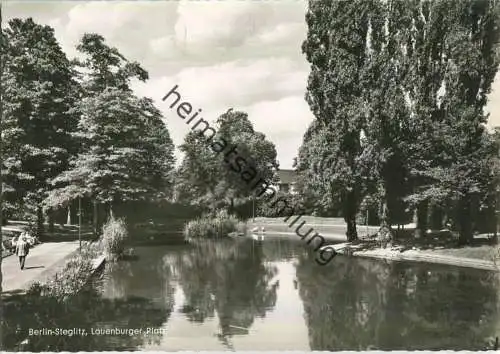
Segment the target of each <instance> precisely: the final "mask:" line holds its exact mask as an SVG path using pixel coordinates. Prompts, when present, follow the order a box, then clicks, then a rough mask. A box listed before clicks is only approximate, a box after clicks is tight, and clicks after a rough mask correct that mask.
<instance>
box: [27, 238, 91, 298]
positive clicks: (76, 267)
mask: <svg viewBox="0 0 500 354" xmlns="http://www.w3.org/2000/svg"><path fill="white" fill-rule="evenodd" d="M98 254H99V249H98V245H95V244H91V245H86V246H83V247H82V250H81V252H78V253H77V254H76V255H75V256H74V257H72V258H71V259H70V260H69V261H68V262H67V263H66V264H65V265H64V268H63V269H61V270H60V271H58V272H57V273H56V274H54V276H52V277H51V278H50V279H49V280H48V281H47V282H46V283H44V284H42V283H40V282H35V283H34V284H33V285H32V286H31V287H30V288H29V289H28V292H27V293H28V295H38V296H40V295H41V296H48V297H53V298H55V299H57V300H58V301H63V300H66V299H67V298H69V297H70V296H72V295H74V294H75V293H77V292H79V291H80V290H81V289H82V288H83V286H84V285H85V284H86V283H87V281H88V280H89V274H91V273H92V270H93V264H92V262H93V260H94V259H95V258H96V257H97V255H98Z"/></svg>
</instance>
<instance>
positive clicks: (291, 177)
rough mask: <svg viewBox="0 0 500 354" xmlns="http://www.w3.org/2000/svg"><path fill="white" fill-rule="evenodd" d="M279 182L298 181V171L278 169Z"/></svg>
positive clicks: (289, 182)
mask: <svg viewBox="0 0 500 354" xmlns="http://www.w3.org/2000/svg"><path fill="white" fill-rule="evenodd" d="M278 178H279V183H281V184H291V183H295V182H296V181H297V171H294V170H278Z"/></svg>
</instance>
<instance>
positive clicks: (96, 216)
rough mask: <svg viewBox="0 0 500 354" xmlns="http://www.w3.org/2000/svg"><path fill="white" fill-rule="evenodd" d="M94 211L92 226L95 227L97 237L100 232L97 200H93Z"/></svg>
mask: <svg viewBox="0 0 500 354" xmlns="http://www.w3.org/2000/svg"><path fill="white" fill-rule="evenodd" d="M92 213H93V220H92V226H93V228H94V237H97V235H98V234H99V225H98V223H99V219H98V208H97V200H95V199H94V200H93V201H92Z"/></svg>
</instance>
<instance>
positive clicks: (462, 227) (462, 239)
mask: <svg viewBox="0 0 500 354" xmlns="http://www.w3.org/2000/svg"><path fill="white" fill-rule="evenodd" d="M457 218H458V220H457V221H458V225H459V235H458V243H459V244H460V245H467V244H470V243H471V242H472V239H473V233H472V222H471V199H470V196H469V195H465V196H464V197H462V198H461V199H460V201H459V202H458V213H457Z"/></svg>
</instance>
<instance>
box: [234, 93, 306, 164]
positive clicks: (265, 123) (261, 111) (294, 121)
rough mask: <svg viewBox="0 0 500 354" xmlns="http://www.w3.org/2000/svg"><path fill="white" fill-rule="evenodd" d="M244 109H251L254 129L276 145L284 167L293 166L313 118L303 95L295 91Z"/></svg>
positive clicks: (248, 111) (250, 115) (247, 110)
mask: <svg viewBox="0 0 500 354" xmlns="http://www.w3.org/2000/svg"><path fill="white" fill-rule="evenodd" d="M242 110H243V111H245V112H247V113H248V115H249V118H250V120H251V121H252V122H253V124H254V127H255V129H256V130H257V131H260V132H263V133H264V134H266V136H267V138H268V139H269V140H271V141H272V142H273V143H274V144H275V145H276V147H277V150H278V160H279V162H280V165H281V167H282V168H291V167H292V162H293V158H294V157H295V156H297V152H298V148H299V146H300V145H301V144H302V137H303V135H304V132H305V131H306V129H307V127H308V126H309V124H310V123H311V122H312V120H313V114H312V113H311V111H310V110H309V106H308V104H307V102H306V101H305V100H304V97H303V96H302V95H295V96H289V97H285V98H283V99H280V100H277V101H264V102H259V103H256V104H254V105H252V106H250V107H246V108H243V109H242Z"/></svg>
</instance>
